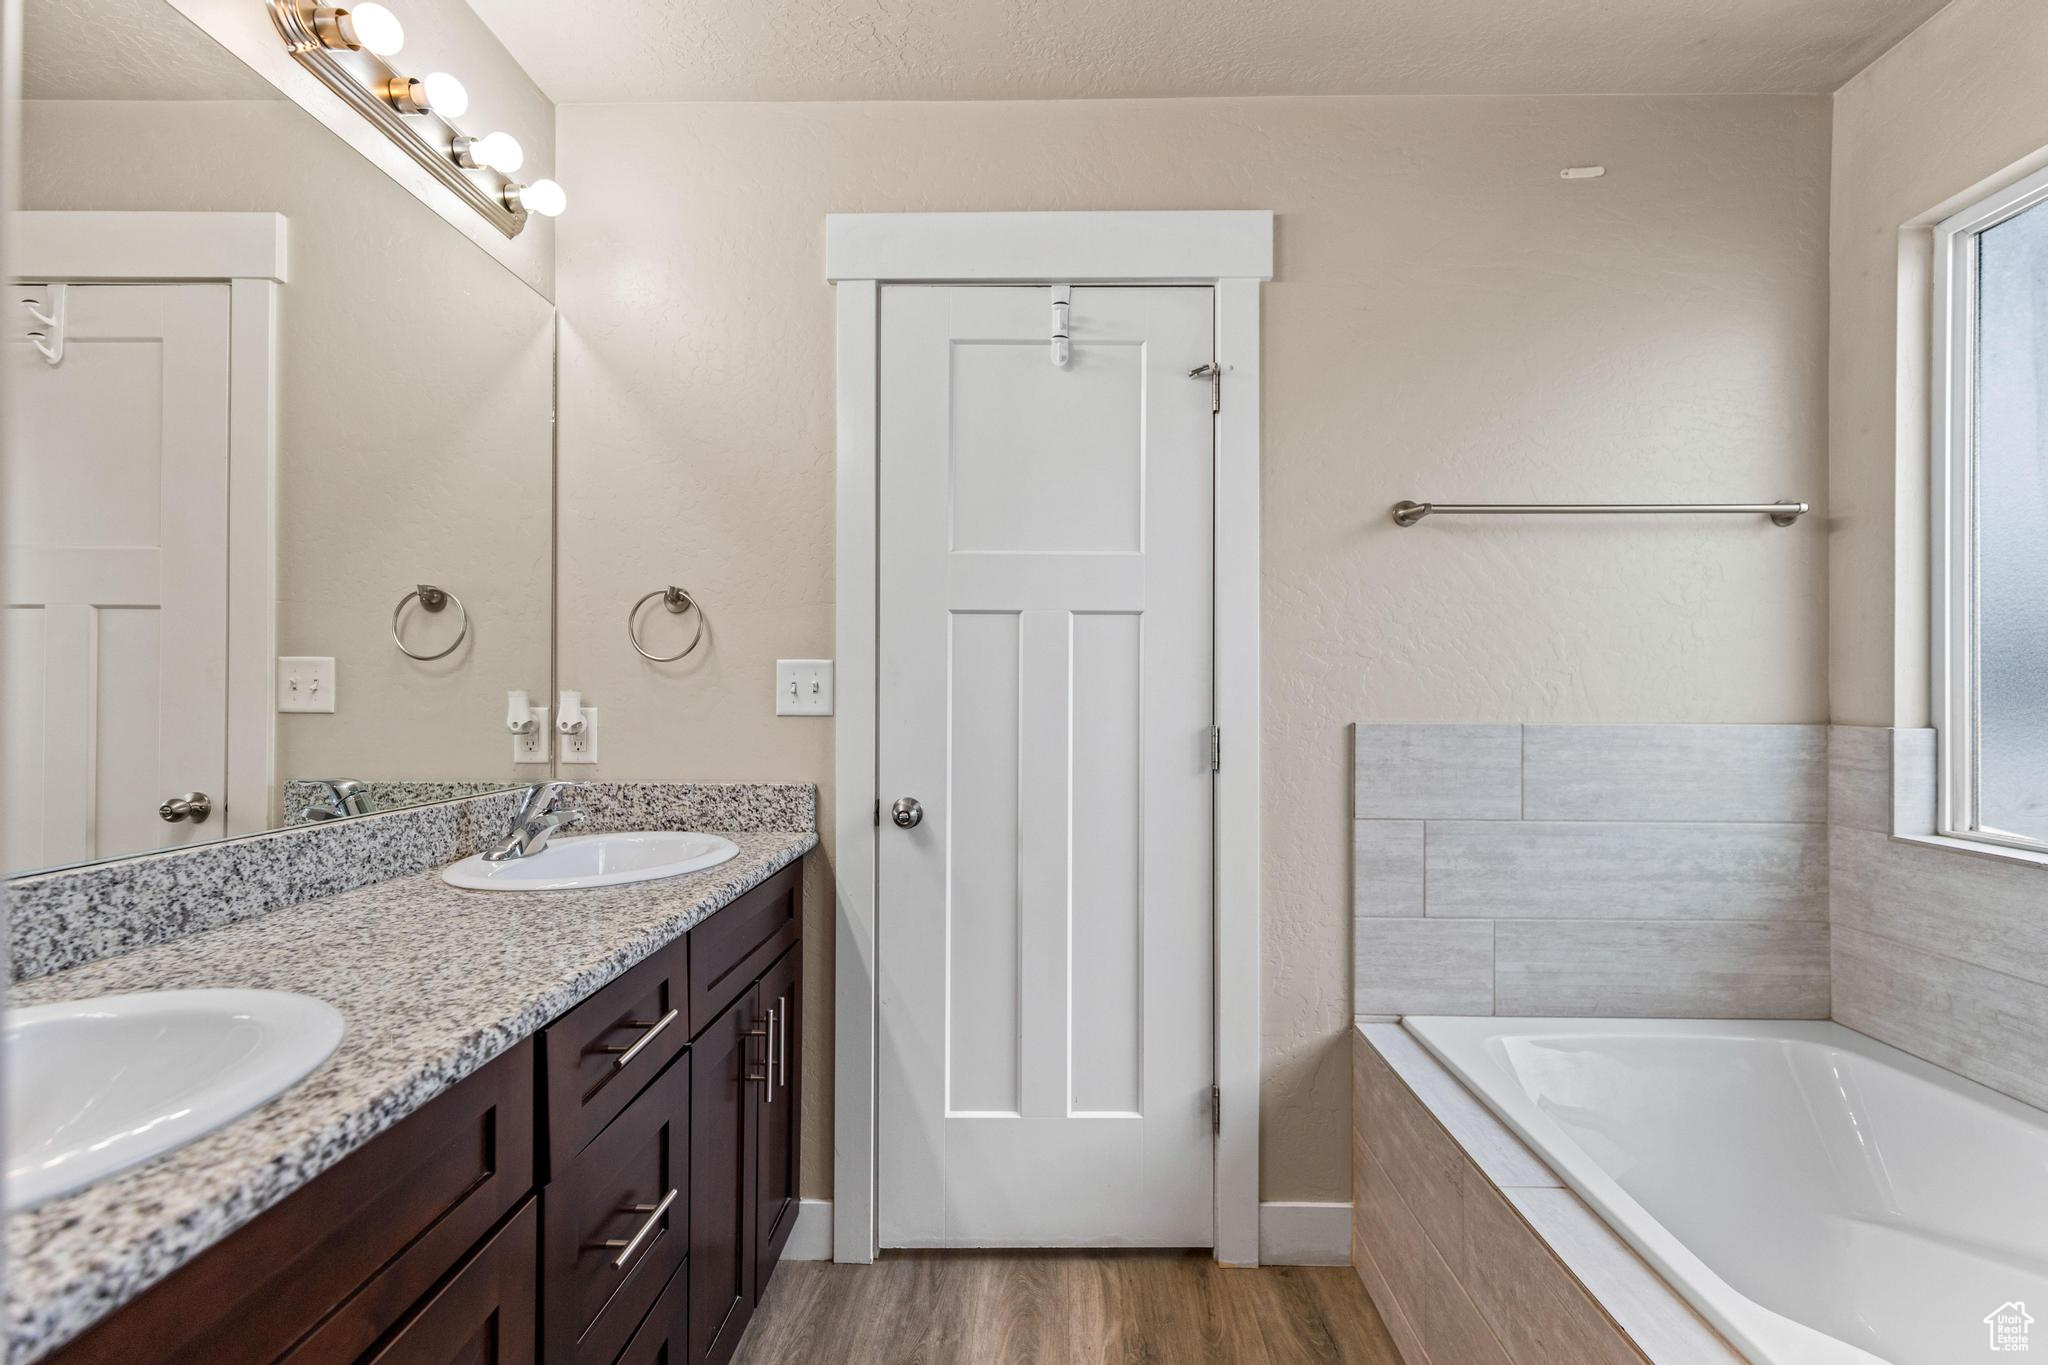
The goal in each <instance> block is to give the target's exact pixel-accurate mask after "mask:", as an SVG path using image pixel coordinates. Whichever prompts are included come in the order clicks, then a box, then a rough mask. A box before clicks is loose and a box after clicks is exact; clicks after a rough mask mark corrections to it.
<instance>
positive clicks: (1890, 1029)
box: [1834, 928, 2048, 1106]
mask: <svg viewBox="0 0 2048 1365" xmlns="http://www.w3.org/2000/svg"><path fill="white" fill-rule="evenodd" d="M1834 978H1835V1011H1834V1017H1835V1018H1836V1019H1837V1020H1839V1021H1840V1022H1841V1023H1844V1024H1846V1025H1848V1026H1849V1027H1850V1028H1853V1029H1856V1030H1858V1031H1859V1032H1862V1033H1867V1034H1869V1035H1870V1036H1871V1037H1873V1038H1875V1039H1877V1040H1878V1041H1879V1042H1884V1043H1890V1044H1891V1045H1892V1046H1893V1047H1896V1048H1900V1049H1903V1050H1904V1051H1906V1052H1910V1053H1912V1054H1913V1055H1914V1056H1916V1057H1922V1058H1925V1059H1926V1060H1927V1061H1930V1062H1933V1063H1934V1064H1935V1065H1936V1066H1944V1067H1947V1068H1948V1069H1949V1070H1951V1071H1954V1072H1957V1073H1959V1074H1961V1075H1964V1076H1967V1077H1969V1078H1970V1079H1971V1080H1973V1081H1976V1082H1978V1083H1980V1084H1982V1085H1988V1086H1990V1087H1991V1088H1992V1089H1994V1090H2001V1091H2004V1092H2005V1093H2006V1094H2008V1095H2011V1096H2012V1097H2013V1098H2014V1099H2018V1100H2023V1101H2025V1102H2026V1103H2028V1104H2032V1105H2039V1106H2048V987H2043V986H2038V985H2035V984H2034V983H2032V982H2030V981H2021V980H2019V979H2018V978H2017V977H2011V976H2005V975H2002V974H2000V973H1998V972H1993V971H1987V970H1986V969H1984V968H1982V967H1975V966H1971V965H1970V964H1969V963H1967V962H1958V961H1957V960H1956V959H1954V958H1951V957H1942V956H1939V955H1936V954H1933V953H1923V952H1921V951H1920V950H1919V949H1917V948H1909V947H1907V946H1906V945H1905V944H1902V943H1893V942H1891V941H1890V940H1889V939H1882V938H1878V937H1876V936H1874V935H1871V934H1866V933H1864V932H1862V931H1861V930H1859V929H1848V928H1844V929H1838V930H1836V932H1835V940H1834Z"/></svg>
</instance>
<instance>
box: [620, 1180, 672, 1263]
mask: <svg viewBox="0 0 2048 1365" xmlns="http://www.w3.org/2000/svg"><path fill="white" fill-rule="evenodd" d="M675 1202H676V1192H675V1191H674V1190H670V1191H669V1192H668V1193H667V1194H665V1195H663V1196H662V1197H661V1202H660V1203H659V1204H635V1205H633V1206H632V1207H631V1208H629V1209H627V1210H625V1212H627V1213H644V1214H646V1215H647V1221H646V1222H644V1223H642V1224H641V1225H640V1227H639V1229H638V1230H637V1231H636V1232H634V1234H633V1235H632V1236H631V1237H628V1238H626V1239H625V1240H624V1241H620V1240H619V1239H618V1238H616V1237H614V1238H611V1239H610V1240H608V1241H606V1242H605V1244H604V1245H605V1249H606V1250H607V1251H609V1250H610V1249H611V1248H613V1247H617V1248H618V1249H619V1254H618V1255H616V1256H614V1257H612V1269H613V1270H623V1269H625V1266H626V1262H627V1261H630V1260H632V1259H633V1253H634V1252H635V1251H637V1250H639V1248H640V1243H641V1242H643V1241H645V1240H646V1238H647V1234H648V1233H650V1232H652V1231H654V1225H655V1224H656V1223H659V1222H660V1221H661V1215H663V1214H664V1213H667V1212H668V1206H669V1205H670V1204H673V1203H675Z"/></svg>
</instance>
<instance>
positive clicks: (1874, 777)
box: [1828, 725, 1892, 834]
mask: <svg viewBox="0 0 2048 1365" xmlns="http://www.w3.org/2000/svg"><path fill="white" fill-rule="evenodd" d="M1828 823H1829V824H1832V825H1846V826H1848V827H1849V828H1851V829H1867V830H1875V831H1876V832H1877V833H1879V834H1888V833H1890V832H1891V827H1892V733H1891V731H1889V730H1886V729H1883V728H1881V727H1878V726H1873V725H1836V726H1831V727H1829V730H1828Z"/></svg>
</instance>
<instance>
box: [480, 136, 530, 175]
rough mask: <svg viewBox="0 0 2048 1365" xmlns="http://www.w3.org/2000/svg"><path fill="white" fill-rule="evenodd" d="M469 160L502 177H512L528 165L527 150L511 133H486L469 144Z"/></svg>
mask: <svg viewBox="0 0 2048 1365" xmlns="http://www.w3.org/2000/svg"><path fill="white" fill-rule="evenodd" d="M469 159H470V160H471V161H474V162H475V163H476V164H477V165H479V166H488V167H490V168H491V169H492V170H494V171H497V172H498V173H500V174H501V175H510V174H512V172H514V171H516V170H518V169H519V168H520V167H521V166H523V165H525V164H526V149H525V148H524V147H521V146H520V145H519V139H518V138H516V137H514V136H512V134H510V133H485V134H484V135H483V136H482V137H480V138H478V139H477V140H476V141H474V142H472V143H470V144H469Z"/></svg>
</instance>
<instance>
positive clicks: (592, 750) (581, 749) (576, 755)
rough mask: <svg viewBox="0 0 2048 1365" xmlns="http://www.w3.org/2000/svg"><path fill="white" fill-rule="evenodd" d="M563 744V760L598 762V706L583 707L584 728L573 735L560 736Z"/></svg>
mask: <svg viewBox="0 0 2048 1365" xmlns="http://www.w3.org/2000/svg"><path fill="white" fill-rule="evenodd" d="M558 738H559V740H560V742H561V745H562V762H564V763H595V762H597V708H596V707H595V706H586V707H584V708H583V728H582V729H581V730H578V731H577V732H576V733H575V734H573V735H561V736H559V737H558Z"/></svg>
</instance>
